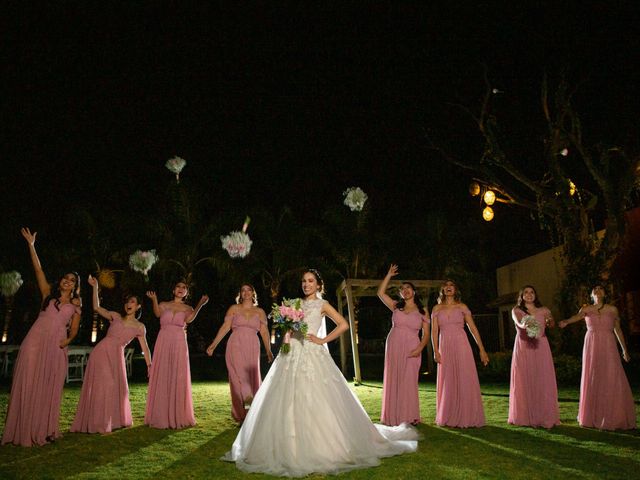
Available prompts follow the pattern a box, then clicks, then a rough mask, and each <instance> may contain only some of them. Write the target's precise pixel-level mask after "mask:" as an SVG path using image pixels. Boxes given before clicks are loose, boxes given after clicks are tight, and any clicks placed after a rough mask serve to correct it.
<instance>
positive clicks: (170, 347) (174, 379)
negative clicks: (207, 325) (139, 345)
mask: <svg viewBox="0 0 640 480" xmlns="http://www.w3.org/2000/svg"><path fill="white" fill-rule="evenodd" d="M187 314H188V312H175V313H174V312H173V311H172V310H168V309H167V310H165V311H164V312H162V315H161V316H160V333H159V334H158V338H157V339H156V345H155V347H154V349H153V363H152V365H151V372H150V376H149V391H148V393H147V411H146V414H145V416H144V423H145V425H149V426H150V427H154V428H184V427H190V426H193V425H195V424H196V419H195V416H194V415H193V400H192V398H191V370H190V369H189V347H188V346H187V334H186V332H185V330H184V327H185V325H186V324H185V321H184V319H185V317H186V316H187Z"/></svg>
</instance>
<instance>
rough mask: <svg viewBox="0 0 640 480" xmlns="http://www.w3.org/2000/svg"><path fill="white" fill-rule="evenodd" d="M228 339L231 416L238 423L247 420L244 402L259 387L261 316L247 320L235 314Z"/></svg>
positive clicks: (227, 358) (227, 353)
mask: <svg viewBox="0 0 640 480" xmlns="http://www.w3.org/2000/svg"><path fill="white" fill-rule="evenodd" d="M231 322H232V323H231V325H232V326H231V328H232V329H233V330H232V332H231V336H230V337H229V341H228V342H227V351H226V353H225V360H226V362H227V371H228V372H229V387H230V389H231V415H232V416H233V418H234V419H235V420H236V421H237V422H242V421H243V420H244V417H246V416H247V411H246V410H245V408H244V402H245V399H247V398H249V397H254V396H255V394H256V392H257V391H258V388H259V387H260V382H261V379H260V341H259V339H258V336H257V335H256V334H257V333H258V332H259V331H260V316H259V315H257V314H256V315H253V316H252V317H250V318H248V319H247V317H246V316H245V315H243V314H242V313H236V314H234V315H233V318H232V320H231Z"/></svg>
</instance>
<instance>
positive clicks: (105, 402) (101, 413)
mask: <svg viewBox="0 0 640 480" xmlns="http://www.w3.org/2000/svg"><path fill="white" fill-rule="evenodd" d="M109 314H110V315H111V325H110V326H109V330H108V331H107V336H106V337H105V338H103V339H102V340H101V341H100V342H99V343H98V344H97V345H96V346H95V348H94V349H93V351H92V352H91V355H90V356H89V363H88V364H87V370H86V372H85V375H84V382H83V384H82V392H81V393H80V402H79V403H78V410H77V411H76V416H75V419H74V420H73V424H72V425H71V431H72V432H84V433H108V432H111V431H112V430H114V429H116V428H122V427H129V426H131V425H132V424H133V419H132V418H131V404H130V403H129V385H128V384H127V369H126V367H125V363H124V347H125V346H127V344H128V343H129V342H130V341H131V340H133V339H134V338H136V337H138V338H140V337H144V335H145V331H144V327H137V326H127V325H125V324H124V322H123V321H122V317H121V316H120V315H119V314H118V313H116V312H109Z"/></svg>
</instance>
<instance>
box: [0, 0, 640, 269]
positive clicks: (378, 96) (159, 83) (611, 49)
mask: <svg viewBox="0 0 640 480" xmlns="http://www.w3.org/2000/svg"><path fill="white" fill-rule="evenodd" d="M272 3H273V4H272ZM275 3H277V6H274V5H275ZM275 3H274V2H249V3H245V2H241V3H240V6H230V5H237V2H228V4H227V5H224V4H216V5H214V6H212V5H205V4H203V5H201V6H200V7H199V8H194V9H192V10H189V11H185V10H183V9H179V8H177V5H178V3H175V2H174V3H172V5H173V7H172V8H170V9H169V10H164V9H163V10H160V9H157V8H151V7H148V6H145V4H144V2H136V4H137V6H121V7H102V8H100V9H98V8H97V7H96V6H95V5H93V2H64V3H63V6H59V7H56V8H53V7H49V8H47V9H44V10H43V9H41V8H33V7H28V6H27V7H17V5H19V4H18V3H16V4H13V5H11V4H10V5H6V4H5V5H4V7H3V10H4V12H2V13H3V14H2V15H1V17H2V26H1V27H2V28H1V29H2V51H3V61H2V67H1V68H2V70H3V71H2V76H1V79H0V81H1V82H2V95H1V98H0V104H1V109H2V110H1V112H2V127H1V146H2V164H3V166H2V167H1V170H0V176H1V177H0V178H1V181H2V191H1V193H0V201H1V202H2V205H3V214H2V223H3V228H2V232H1V234H0V243H1V245H2V247H3V251H4V255H5V258H1V257H0V264H5V265H7V267H9V266H10V265H11V264H12V260H11V255H13V253H12V252H13V251H14V250H13V249H14V248H19V249H23V248H24V246H23V245H22V239H21V238H19V232H18V228H19V226H21V225H29V226H31V227H32V228H34V229H37V230H39V231H42V232H46V234H47V235H72V234H73V233H72V232H65V231H64V227H62V225H61V223H60V216H61V212H69V211H74V210H77V209H82V208H86V209H90V210H92V211H93V212H100V210H101V209H104V210H105V211H110V212H115V213H116V214H119V215H123V216H133V217H136V218H138V217H140V218H142V217H145V216H149V215H154V213H155V212H157V210H158V208H161V207H160V205H161V203H162V201H163V196H164V195H165V193H166V185H167V183H168V182H169V181H170V180H171V175H170V173H169V172H168V171H167V170H166V169H165V168H164V162H165V161H166V160H167V159H168V158H170V157H172V156H174V155H179V156H181V157H183V158H185V159H186V160H187V162H188V164H187V167H186V168H185V170H184V172H183V174H182V178H183V182H184V183H185V185H187V186H188V188H190V189H192V190H193V191H194V192H197V193H198V195H199V198H200V199H201V200H202V201H203V202H205V203H206V204H207V205H208V208H209V214H210V215H215V214H216V212H223V211H224V212H229V211H232V212H237V216H238V217H239V218H243V216H244V215H245V214H246V213H250V212H251V209H252V208H254V206H255V205H257V204H260V205H265V204H267V205H272V206H273V207H274V208H277V207H278V206H280V205H283V204H287V205H290V206H292V207H293V208H294V209H295V210H296V211H297V213H298V214H299V216H300V218H303V219H304V218H315V217H316V216H317V215H318V212H319V211H320V210H321V209H322V208H323V206H324V205H326V204H327V203H339V202H340V201H341V200H342V197H341V193H342V191H343V190H344V189H345V188H347V187H350V186H356V185H357V186H361V187H362V188H363V189H364V190H365V191H366V192H367V193H368V194H369V195H370V198H371V205H372V208H373V210H374V211H375V212H376V213H375V214H376V215H377V216H378V220H379V221H380V222H388V223H389V224H390V225H398V224H401V223H408V224H410V223H411V222H423V221H426V220H425V218H426V216H427V214H428V212H429V211H430V210H434V209H445V210H446V211H447V212H448V213H449V214H450V215H451V218H452V221H453V219H454V218H455V220H456V221H460V219H463V220H464V219H465V218H467V217H468V218H477V217H478V216H479V215H480V210H481V209H480V208H479V205H478V204H477V202H476V201H474V200H473V199H471V198H470V197H469V195H468V194H467V185H468V183H469V178H468V177H466V176H463V175H461V174H460V172H459V171H458V170H457V169H456V168H455V167H453V166H451V165H449V164H447V163H445V162H443V160H442V159H441V158H440V157H439V156H437V155H436V154H434V153H433V152H432V151H431V150H430V149H429V148H428V142H427V140H426V135H431V134H432V133H433V134H434V135H435V136H437V137H438V138H445V137H446V138H448V139H449V140H450V141H452V142H453V143H455V146H456V148H458V151H462V152H464V154H466V155H468V156H470V158H477V157H478V155H479V153H480V146H481V143H480V139H479V138H478V135H477V132H476V131H475V130H474V128H473V125H472V124H471V123H470V122H468V121H467V123H465V120H464V119H463V117H462V116H461V115H459V114H452V113H451V112H452V107H451V104H453V103H460V104H464V105H469V106H471V107H475V106H477V104H478V101H479V99H480V97H481V95H482V93H483V88H484V84H483V66H486V68H487V71H488V75H489V77H490V78H491V80H492V82H493V83H494V84H495V85H496V86H497V87H498V88H499V89H500V90H501V91H502V92H504V93H501V94H500V95H502V97H501V99H500V102H502V103H501V106H502V108H503V110H504V112H505V117H504V118H505V119H506V122H507V123H509V124H510V126H512V127H513V129H514V132H515V133H514V135H515V137H514V141H516V142H518V141H521V142H522V144H523V145H525V146H526V145H528V144H529V143H530V145H531V148H530V150H529V153H530V155H531V157H535V156H536V153H537V152H536V148H537V149H540V146H539V144H535V143H534V142H533V141H532V138H533V139H534V140H535V139H536V138H537V137H536V135H535V131H536V130H540V129H541V128H543V125H542V124H541V123H540V120H541V116H540V114H539V110H540V109H539V95H540V85H541V81H542V77H543V75H544V73H545V72H546V73H547V74H548V75H549V77H550V79H551V80H553V79H557V78H558V77H559V76H560V74H561V73H562V72H567V76H568V77H569V78H570V80H571V81H572V82H574V83H575V84H578V83H579V84H580V85H581V87H580V89H579V92H578V94H577V95H576V101H575V104H576V108H577V109H578V111H580V113H581V114H582V116H583V119H584V123H585V131H586V133H587V134H591V135H592V136H593V138H594V139H595V140H596V141H603V142H609V143H615V142H619V143H630V142H631V143H633V142H635V143H637V139H638V128H637V123H638V122H637V113H638V111H640V109H639V108H638V107H639V102H640V100H639V99H640V92H639V91H638V85H639V81H638V80H639V78H638V77H639V76H640V73H639V70H638V68H637V61H636V59H635V58H634V56H635V55H637V52H638V51H640V48H639V47H640V45H639V43H640V41H639V36H638V29H637V25H638V24H639V23H638V22H637V20H638V16H637V11H635V10H633V11H632V10H624V11H623V10H621V9H613V8H611V7H609V6H605V3H604V2H603V3H602V4H601V6H599V7H587V6H585V5H586V4H584V3H581V4H580V5H579V7H576V8H571V7H558V6H555V4H556V3H559V2H539V3H540V4H543V5H544V4H546V5H545V6H544V7H538V8H535V9H533V8H529V9H527V8H517V7H505V6H497V5H498V4H497V3H491V2H475V3H474V4H473V6H472V7H468V8H462V7H451V6H444V5H445V3H433V2H414V3H407V2H398V3H395V4H394V5H392V6H389V5H387V4H381V3H378V2H371V3H364V2H358V3H355V2H346V3H347V6H345V5H344V4H343V3H342V2H336V3H333V2H330V3H325V2H314V3H309V4H306V3H298V2H275ZM504 3H505V4H508V2H504ZM563 3H564V2H563ZM18 8H19V9H20V10H19V11H18ZM535 122H538V123H535ZM540 131H542V130H540ZM532 132H534V134H533V135H530V136H527V135H526V134H531V133H532ZM451 139H453V140H451ZM524 150H525V151H526V150H527V149H526V148H524ZM523 161H524V159H523ZM514 222H524V224H520V225H523V226H524V227H525V228H529V225H531V227H532V231H533V230H535V223H534V222H532V221H531V220H529V215H528V213H526V212H523V211H521V210H518V209H517V208H515V207H511V208H506V207H505V208H503V209H502V212H501V213H499V214H497V215H496V220H495V221H494V222H492V223H491V224H479V226H478V227H477V228H478V234H479V235H487V236H495V237H496V238H498V237H500V238H502V237H503V236H504V235H505V232H509V229H510V228H512V226H513V224H514ZM527 222H529V223H527ZM114 228H117V226H115V225H114ZM61 229H62V230H63V231H62V232H61V231H60V230H61ZM514 237H517V235H514ZM529 238H530V239H531V241H532V242H533V243H534V244H535V246H533V247H531V246H530V247H527V246H525V247H520V246H516V247H514V249H515V250H517V249H519V248H523V251H528V250H531V249H533V250H535V249H536V248H538V249H539V248H544V247H545V246H546V245H544V239H545V238H546V236H545V235H544V234H540V233H532V234H530V235H529ZM525 243H526V241H525ZM506 250H509V248H506ZM514 255H516V253H514V252H513V251H509V252H508V253H505V256H504V258H502V259H500V258H499V259H498V260H497V261H498V262H500V261H506V260H510V259H511V258H512V257H513V256H514Z"/></svg>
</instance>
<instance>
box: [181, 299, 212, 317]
mask: <svg viewBox="0 0 640 480" xmlns="http://www.w3.org/2000/svg"><path fill="white" fill-rule="evenodd" d="M208 301H209V296H208V295H203V296H202V297H200V300H198V304H197V305H196V308H194V309H193V310H192V311H191V313H190V314H189V315H187V318H185V319H184V321H185V323H187V324H189V323H191V322H193V321H194V320H195V319H196V317H197V316H198V313H200V309H201V308H202V307H204V306H205V305H206V304H207V302H208Z"/></svg>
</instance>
